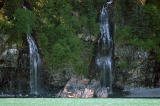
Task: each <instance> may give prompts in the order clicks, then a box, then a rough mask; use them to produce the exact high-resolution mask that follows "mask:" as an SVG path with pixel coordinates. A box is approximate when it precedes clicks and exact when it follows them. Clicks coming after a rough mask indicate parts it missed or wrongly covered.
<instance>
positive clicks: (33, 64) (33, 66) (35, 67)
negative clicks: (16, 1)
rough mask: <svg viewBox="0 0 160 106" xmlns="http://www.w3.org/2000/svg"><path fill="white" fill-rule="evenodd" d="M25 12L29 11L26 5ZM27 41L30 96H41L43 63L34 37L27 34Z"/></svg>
mask: <svg viewBox="0 0 160 106" xmlns="http://www.w3.org/2000/svg"><path fill="white" fill-rule="evenodd" d="M22 7H23V8H24V9H25V10H26V9H27V8H26V7H25V6H24V5H23V6H22ZM28 28H29V27H28ZM27 41H28V44H29V56H30V94H33V95H38V94H39V83H38V82H39V81H38V80H39V79H38V76H39V70H40V69H41V66H42V63H41V58H40V55H39V53H38V48H37V46H36V43H35V41H34V39H33V37H32V36H31V35H30V34H27Z"/></svg>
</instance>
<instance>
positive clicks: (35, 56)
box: [27, 35, 41, 95]
mask: <svg viewBox="0 0 160 106" xmlns="http://www.w3.org/2000/svg"><path fill="white" fill-rule="evenodd" d="M27 41H28V43H29V55H30V94H34V95H38V94H39V92H38V90H39V88H38V86H39V85H38V71H39V70H40V67H41V58H40V55H39V53H38V48H37V46H36V44H35V41H34V40H33V38H32V36H31V35H28V36H27Z"/></svg>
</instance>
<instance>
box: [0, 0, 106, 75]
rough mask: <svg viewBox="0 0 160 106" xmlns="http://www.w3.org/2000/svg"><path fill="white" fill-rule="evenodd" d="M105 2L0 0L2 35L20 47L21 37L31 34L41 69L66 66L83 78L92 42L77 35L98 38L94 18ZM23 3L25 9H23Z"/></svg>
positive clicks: (94, 0)
mask: <svg viewBox="0 0 160 106" xmlns="http://www.w3.org/2000/svg"><path fill="white" fill-rule="evenodd" d="M104 2H105V0H100V1H99V0H28V1H26V0H1V1H0V3H1V4H2V7H1V8H0V13H1V14H0V29H1V33H3V34H8V35H10V39H9V40H10V42H15V43H17V44H18V45H20V46H21V45H22V37H23V36H26V35H27V34H30V33H32V32H34V35H32V36H34V38H36V41H37V43H38V46H39V50H40V52H41V54H42V57H43V62H44V66H46V67H48V68H49V70H51V71H55V70H59V69H60V68H61V67H69V68H71V69H73V70H75V72H76V73H77V74H79V75H84V74H86V71H87V69H88V65H89V62H90V57H91V56H92V55H93V54H92V53H93V43H92V42H89V43H85V42H84V41H83V40H80V39H79V38H78V36H77V35H78V34H83V35H84V36H97V35H98V33H99V25H98V22H97V21H96V19H97V16H98V13H99V10H100V8H101V6H102V4H103V3H104ZM22 4H24V5H25V6H27V8H28V9H27V10H25V9H24V8H22ZM97 5H98V6H97ZM84 55H85V56H84ZM50 66H52V67H50Z"/></svg>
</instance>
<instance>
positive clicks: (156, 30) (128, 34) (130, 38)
mask: <svg viewBox="0 0 160 106" xmlns="http://www.w3.org/2000/svg"><path fill="white" fill-rule="evenodd" d="M122 2H124V3H125V4H124V6H123V7H124V8H123V9H122V7H121V3H122ZM158 3H160V2H158V1H157V0H155V1H154V2H148V4H145V5H144V6H143V5H141V4H140V2H138V1H134V2H133V1H131V0H122V1H116V8H115V11H116V13H117V14H118V15H116V16H115V17H116V19H117V20H116V24H117V27H116V34H115V37H116V43H117V44H119V45H126V44H127V45H128V44H129V45H133V46H135V47H141V48H143V49H144V50H146V51H152V52H154V53H155V56H156V57H157V61H160V58H159V57H160V46H159V45H160V14H159V13H160V12H159V10H160V9H159V7H158V6H157V4H158ZM128 7H130V9H128ZM125 10H127V11H125Z"/></svg>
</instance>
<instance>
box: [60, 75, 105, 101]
mask: <svg viewBox="0 0 160 106" xmlns="http://www.w3.org/2000/svg"><path fill="white" fill-rule="evenodd" d="M57 97H62V98H93V97H101V98H106V97H108V91H107V88H101V87H100V82H99V81H96V80H91V81H90V80H89V79H82V80H78V79H77V78H74V77H73V78H71V79H70V80H69V81H68V82H67V84H66V86H65V87H64V89H63V90H62V91H60V92H59V93H58V94H57Z"/></svg>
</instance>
